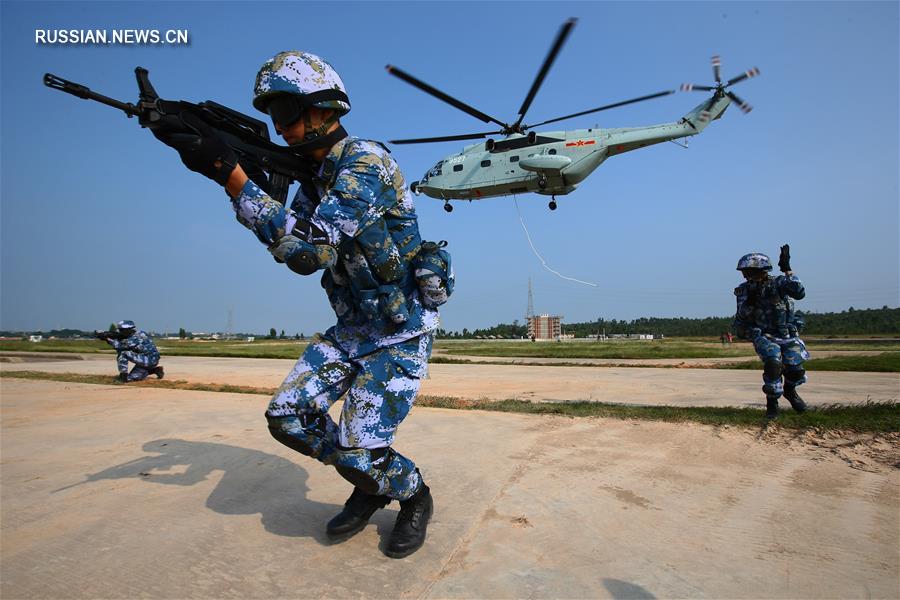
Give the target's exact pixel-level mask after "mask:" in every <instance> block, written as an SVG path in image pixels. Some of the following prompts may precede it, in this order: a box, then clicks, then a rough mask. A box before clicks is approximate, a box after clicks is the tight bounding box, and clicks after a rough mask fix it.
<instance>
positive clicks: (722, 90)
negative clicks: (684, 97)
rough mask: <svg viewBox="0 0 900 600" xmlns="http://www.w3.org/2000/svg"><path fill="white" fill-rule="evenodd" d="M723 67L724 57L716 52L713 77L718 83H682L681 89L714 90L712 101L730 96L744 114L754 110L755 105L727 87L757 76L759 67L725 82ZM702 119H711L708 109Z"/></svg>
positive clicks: (713, 59)
mask: <svg viewBox="0 0 900 600" xmlns="http://www.w3.org/2000/svg"><path fill="white" fill-rule="evenodd" d="M721 67H722V59H721V58H720V57H719V55H718V54H716V55H715V56H713V57H712V70H713V77H714V78H715V80H716V84H715V85H697V84H694V83H682V84H681V91H682V92H713V98H712V100H711V102H712V101H714V100H715V99H716V98H720V97H722V96H728V97H729V98H731V100H732V101H733V102H734V103H735V104H737V106H738V108H739V109H741V111H742V112H743V113H744V114H747V113H749V112H750V111H751V110H753V107H752V106H750V104H748V103H747V102H746V101H744V100H742V99H741V98H739V97H738V96H737V95H736V94H735V93H734V92H732V91H730V90H728V89H727V88H729V87H731V86H733V85H734V84H736V83H740V82H741V81H743V80H745V79H749V78H751V77H756V76H757V75H759V69H757V68H756V67H753V68H752V69H749V70H747V71H744V72H743V73H741V74H740V75H738V76H737V77H732V78H731V79H729V80H728V81H726V82H724V83H723V82H722V77H721ZM700 120H701V121H706V120H709V113H708V112H706V111H703V112H702V113H701V114H700Z"/></svg>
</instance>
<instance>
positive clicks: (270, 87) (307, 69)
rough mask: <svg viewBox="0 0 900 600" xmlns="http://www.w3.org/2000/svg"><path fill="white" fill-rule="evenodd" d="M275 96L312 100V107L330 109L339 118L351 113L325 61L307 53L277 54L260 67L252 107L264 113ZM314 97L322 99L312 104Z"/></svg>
mask: <svg viewBox="0 0 900 600" xmlns="http://www.w3.org/2000/svg"><path fill="white" fill-rule="evenodd" d="M278 94H293V95H296V96H301V97H304V96H312V99H313V101H312V102H311V103H310V105H312V106H316V107H318V108H330V109H333V110H336V111H337V112H338V113H339V114H341V115H345V114H347V113H348V112H350V100H349V98H348V97H347V89H346V88H345V87H344V82H343V81H342V80H341V78H340V76H339V75H338V74H337V71H335V70H334V68H333V67H332V66H331V65H330V64H328V61H326V60H325V59H324V58H321V57H319V56H316V55H315V54H311V53H309V52H301V51H299V50H291V51H288V52H279V53H278V54H276V55H275V56H273V57H272V58H270V59H269V60H267V61H266V62H265V63H263V66H262V67H260V69H259V73H257V74H256V84H255V85H254V86H253V106H254V107H255V108H256V109H257V110H259V111H261V112H266V105H267V104H268V102H269V100H271V99H272V97H274V96H276V95H278ZM316 96H325V98H323V99H321V100H315V97H316ZM329 96H330V98H329ZM335 96H338V98H335Z"/></svg>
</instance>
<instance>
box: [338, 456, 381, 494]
mask: <svg viewBox="0 0 900 600" xmlns="http://www.w3.org/2000/svg"><path fill="white" fill-rule="evenodd" d="M390 454H391V449H390V448H373V449H372V450H367V449H366V448H344V447H338V449H337V452H336V453H335V459H334V468H335V469H336V470H337V472H338V474H339V475H340V476H341V477H343V478H344V479H346V480H347V481H349V482H350V483H352V484H353V485H354V486H355V487H358V488H359V489H361V490H362V491H364V492H365V493H367V494H369V495H370V496H377V495H382V494H384V493H385V492H386V491H387V488H388V487H389V486H388V479H387V475H386V474H385V471H386V470H387V467H388V464H389V463H390Z"/></svg>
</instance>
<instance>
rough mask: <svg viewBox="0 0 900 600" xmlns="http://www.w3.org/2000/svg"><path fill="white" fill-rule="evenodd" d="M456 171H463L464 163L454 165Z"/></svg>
mask: <svg viewBox="0 0 900 600" xmlns="http://www.w3.org/2000/svg"><path fill="white" fill-rule="evenodd" d="M453 170H454V171H462V165H453Z"/></svg>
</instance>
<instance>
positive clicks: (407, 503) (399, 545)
mask: <svg viewBox="0 0 900 600" xmlns="http://www.w3.org/2000/svg"><path fill="white" fill-rule="evenodd" d="M433 510H434V503H433V502H432V500H431V490H430V489H428V486H427V485H425V482H424V481H423V482H422V487H420V488H419V491H418V492H416V493H415V495H413V496H412V497H411V498H410V499H409V500H403V501H402V502H400V514H399V515H397V522H396V523H394V531H392V532H391V539H390V540H388V545H387V549H385V551H384V553H385V554H386V555H388V556H390V557H391V558H403V557H404V556H409V555H410V554H412V553H413V552H415V551H416V550H418V549H419V548H421V547H422V544H424V543H425V529H426V528H427V527H428V521H429V520H430V519H431V513H432V511H433Z"/></svg>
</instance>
